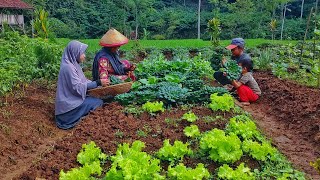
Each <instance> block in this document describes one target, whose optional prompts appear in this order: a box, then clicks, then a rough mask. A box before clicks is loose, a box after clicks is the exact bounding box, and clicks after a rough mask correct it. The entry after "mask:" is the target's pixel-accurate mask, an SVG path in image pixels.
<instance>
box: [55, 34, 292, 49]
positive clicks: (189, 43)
mask: <svg viewBox="0 0 320 180" xmlns="http://www.w3.org/2000/svg"><path fill="white" fill-rule="evenodd" d="M56 40H57V41H58V42H59V43H60V44H62V45H64V46H66V45H67V44H68V42H69V41H70V39H66V38H58V39H56ZM80 41H81V42H83V43H86V44H88V45H89V47H88V52H91V53H95V52H97V51H98V50H100V48H101V46H100V45H99V39H80ZM245 41H246V47H248V48H252V47H256V46H258V45H260V44H264V43H273V44H283V45H286V44H290V43H291V44H296V43H297V42H298V41H292V40H283V41H280V40H274V41H272V40H270V39H246V40H245ZM133 42H134V41H133V40H130V41H129V43H128V44H126V45H123V46H122V47H121V49H122V50H124V51H126V50H130V49H131V48H132V46H133ZM139 42H140V44H141V46H142V47H143V48H160V49H163V48H178V47H183V48H195V49H197V48H204V47H210V46H211V42H210V41H203V40H201V39H200V40H199V39H176V40H139ZM230 42H231V40H222V41H221V45H222V46H227V45H228V44H229V43H230Z"/></svg>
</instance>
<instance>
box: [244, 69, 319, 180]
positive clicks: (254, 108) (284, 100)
mask: <svg viewBox="0 0 320 180" xmlns="http://www.w3.org/2000/svg"><path fill="white" fill-rule="evenodd" d="M254 76H255V78H256V79H257V81H258V83H259V85H260V87H261V89H262V91H263V93H264V94H263V96H262V97H261V99H260V100H259V102H257V103H255V104H251V105H250V106H246V107H244V109H245V110H246V111H248V112H249V113H251V114H252V115H253V117H255V119H256V121H257V124H258V126H259V127H260V128H261V130H262V131H263V133H264V134H266V136H267V137H269V138H271V139H272V141H273V144H274V145H275V146H276V147H278V149H279V150H280V151H281V152H282V153H283V154H284V155H286V156H287V158H288V159H289V160H290V161H291V162H292V163H293V164H294V166H295V167H296V168H297V169H300V170H302V171H304V172H306V174H307V175H309V176H310V177H311V178H313V179H320V175H319V174H318V173H317V172H316V171H315V170H314V168H313V167H311V166H310V165H309V163H310V161H315V160H316V158H319V157H320V138H319V137H320V129H319V127H320V90H316V89H312V88H307V87H304V86H299V85H296V84H294V83H292V82H288V81H282V80H279V79H278V78H275V77H273V76H271V75H270V74H269V73H267V72H258V73H255V74H254Z"/></svg>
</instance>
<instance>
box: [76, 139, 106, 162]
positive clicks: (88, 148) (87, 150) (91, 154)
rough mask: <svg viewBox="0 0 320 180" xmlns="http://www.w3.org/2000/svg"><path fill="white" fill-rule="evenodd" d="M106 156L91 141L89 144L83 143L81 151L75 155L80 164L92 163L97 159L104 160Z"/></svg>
mask: <svg viewBox="0 0 320 180" xmlns="http://www.w3.org/2000/svg"><path fill="white" fill-rule="evenodd" d="M106 158H107V156H106V155H105V154H104V153H102V152H101V149H100V148H99V147H97V146H96V143H94V142H93V141H91V142H90V143H89V144H83V145H82V149H81V151H80V152H79V154H78V155H77V161H78V162H79V163H80V164H82V165H85V164H90V163H93V162H94V161H96V160H98V159H100V160H106Z"/></svg>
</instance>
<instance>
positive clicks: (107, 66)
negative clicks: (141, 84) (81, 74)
mask: <svg viewBox="0 0 320 180" xmlns="http://www.w3.org/2000/svg"><path fill="white" fill-rule="evenodd" d="M128 41H129V40H128V38H126V37H125V36H124V35H122V34H121V33H120V32H118V31H117V30H116V29H113V28H111V29H110V30H109V31H108V32H107V33H106V34H105V35H104V36H103V37H102V38H101V39H100V46H102V48H101V50H100V51H99V52H98V53H97V54H96V56H95V58H94V61H93V67H92V77H93V80H96V79H109V78H110V76H111V75H114V76H116V77H117V78H119V79H120V80H123V81H124V80H126V79H127V78H130V79H131V80H132V81H135V80H136V77H135V76H134V74H133V71H134V69H135V68H136V66H135V65H133V64H131V63H130V62H129V61H128V60H120V58H119V52H118V50H119V48H120V46H122V45H124V44H127V43H128Z"/></svg>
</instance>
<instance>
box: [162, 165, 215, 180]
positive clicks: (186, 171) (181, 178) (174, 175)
mask: <svg viewBox="0 0 320 180" xmlns="http://www.w3.org/2000/svg"><path fill="white" fill-rule="evenodd" d="M168 177H169V178H171V179H177V180H185V179H190V180H191V179H208V178H209V177H210V173H209V171H208V170H207V169H206V168H205V167H204V165H203V164H202V163H199V164H198V165H197V167H196V168H195V169H191V168H187V167H186V166H185V165H184V164H182V163H179V164H178V165H177V166H175V167H174V168H172V167H171V166H169V167H168Z"/></svg>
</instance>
